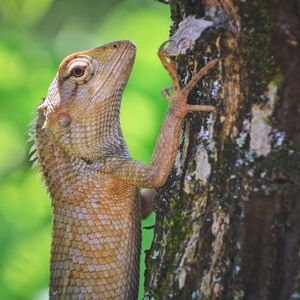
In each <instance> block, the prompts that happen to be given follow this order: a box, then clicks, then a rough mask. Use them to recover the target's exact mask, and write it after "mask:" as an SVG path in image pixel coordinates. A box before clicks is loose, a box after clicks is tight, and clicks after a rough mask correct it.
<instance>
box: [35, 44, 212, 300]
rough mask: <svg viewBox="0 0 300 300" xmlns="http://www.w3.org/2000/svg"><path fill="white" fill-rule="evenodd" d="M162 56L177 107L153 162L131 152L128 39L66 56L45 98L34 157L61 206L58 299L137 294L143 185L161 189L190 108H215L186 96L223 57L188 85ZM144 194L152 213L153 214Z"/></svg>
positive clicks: (54, 290)
mask: <svg viewBox="0 0 300 300" xmlns="http://www.w3.org/2000/svg"><path fill="white" fill-rule="evenodd" d="M159 56H160V58H161V60H162V63H163V65H164V66H165V68H166V69H167V70H168V72H169V73H170V75H171V77H172V79H173V95H172V96H170V95H169V94H167V93H166V92H165V93H164V94H165V95H166V96H167V98H168V99H169V100H170V102H171V104H170V109H169V111H168V113H167V115H166V118H165V121H164V123H163V125H162V128H161V132H160V135H159V138H158V142H157V146H156V149H155V151H154V154H153V158H152V161H151V163H150V164H149V165H145V164H143V163H141V162H138V161H135V160H133V159H132V158H131V157H130V155H129V153H128V150H127V146H126V143H125V141H124V138H123V135H122V132H121V129H120V121H119V113H120V103H121V96H122V92H123V90H124V87H125V85H126V83H127V80H128V77H129V75H130V72H131V69H132V65H133V63H134V58H135V46H134V45H133V44H132V43H130V42H129V41H118V42H113V43H110V44H107V45H104V46H102V47H99V48H96V49H93V50H87V51H83V52H79V53H75V54H73V55H70V56H68V57H67V58H65V59H64V60H63V61H62V63H61V65H60V67H59V70H58V73H57V75H56V77H55V78H54V80H53V82H52V84H51V85H50V88H49V91H48V95H47V97H46V98H45V99H44V101H43V103H42V104H41V105H40V106H39V107H38V119H37V122H36V125H35V130H36V134H35V137H34V139H35V142H36V153H35V157H36V158H37V161H38V163H39V164H40V171H41V173H42V174H43V178H44V180H45V183H46V185H47V188H48V191H49V193H50V196H51V199H52V208H53V234H52V249H51V270H50V271H51V280H50V299H126V300H128V299H130V300H131V299H133V300H134V299H137V297H138V286H139V257H140V246H141V228H140V220H141V197H140V194H139V192H138V189H137V188H138V187H146V188H156V187H159V186H161V185H163V184H164V182H165V181H166V179H167V176H168V174H169V172H170V169H171V167H172V165H173V162H174V159H175V155H176V151H177V148H178V143H179V135H180V129H181V121H182V119H183V117H184V116H185V115H186V114H187V113H188V112H189V111H214V108H212V107H210V106H199V105H198V106H197V105H196V106H191V105H188V104H187V96H188V94H189V92H190V90H191V89H192V88H193V86H194V85H195V83H196V82H197V81H198V80H199V79H200V78H201V77H202V76H203V75H205V73H206V72H207V71H208V70H209V69H211V68H212V67H213V66H214V65H215V64H216V62H217V61H216V60H214V61H211V62H210V63H209V64H207V65H206V66H205V67H204V68H203V69H201V70H200V72H199V73H198V74H196V76H195V77H194V78H193V79H192V80H191V81H190V83H189V84H188V85H187V86H186V87H185V88H183V89H181V88H180V86H179V84H178V80H177V77H176V72H175V66H174V63H173V62H171V63H170V64H169V63H167V61H166V59H165V57H164V51H163V48H161V49H160V51H159ZM145 199H146V198H145ZM146 202H148V204H149V197H148V199H146ZM146 202H144V203H143V210H144V213H143V215H144V216H146V215H147V214H148V213H149V205H147V203H146ZM145 203H146V204H145Z"/></svg>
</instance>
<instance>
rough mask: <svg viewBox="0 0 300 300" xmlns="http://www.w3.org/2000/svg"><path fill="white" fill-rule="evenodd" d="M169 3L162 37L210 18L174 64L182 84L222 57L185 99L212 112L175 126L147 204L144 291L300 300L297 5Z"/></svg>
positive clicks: (222, 0)
mask: <svg viewBox="0 0 300 300" xmlns="http://www.w3.org/2000/svg"><path fill="white" fill-rule="evenodd" d="M170 7H171V18H172V21H173V23H172V24H173V25H172V28H171V33H173V32H174V31H175V30H176V28H177V27H178V24H179V23H180V21H181V20H182V19H183V18H185V17H186V16H188V15H195V16H197V17H199V18H200V17H207V18H208V19H210V20H212V21H213V22H214V23H215V24H216V25H217V26H216V28H218V29H216V30H215V31H212V30H208V31H207V32H206V33H204V34H203V35H202V37H201V38H200V39H199V40H198V41H197V44H196V47H195V48H194V49H193V50H191V51H189V52H188V53H187V54H186V55H181V56H179V57H177V58H176V60H177V63H178V74H179V75H180V76H181V78H182V82H181V83H182V85H184V84H185V82H186V80H187V79H190V77H191V73H192V72H193V69H194V67H195V65H196V66H197V67H199V66H201V65H203V64H204V62H205V61H206V59H207V58H209V59H212V58H215V57H220V58H221V63H220V67H219V69H218V70H216V71H213V72H211V73H210V74H209V75H208V76H206V77H205V78H204V79H203V80H201V82H199V84H198V86H197V88H196V89H195V90H194V92H193V93H192V94H191V95H190V103H194V104H210V105H216V106H217V108H218V110H217V111H218V112H217V113H215V114H209V113H201V114H193V115H189V116H188V118H187V119H186V120H185V122H184V126H183V131H182V142H181V145H180V149H179V152H178V155H177V159H176V162H175V165H174V168H173V171H172V174H171V175H170V177H169V179H168V181H167V184H166V185H165V186H164V187H163V188H162V189H160V190H159V191H158V193H157V197H156V201H155V207H156V213H157V219H156V224H155V236H154V241H153V243H152V246H151V249H150V251H149V253H148V255H147V271H146V281H145V288H146V296H145V298H146V299H153V298H154V299H228V300H231V299H247V300H248V299H258V300H260V299H264V300H265V299H270V300H271V299H272V300H276V299H281V300H287V299H291V297H292V294H293V299H300V295H299V294H297V285H298V286H299V280H298V278H299V274H300V272H299V271H300V264H299V256H300V180H299V177H300V75H299V74H300V46H299V43H300V1H296V0H291V1H283V0H281V1H267V0H261V1H258V0H254V1H250V0H249V1H247V0H246V1H232V0H202V1H193V0H173V1H171V3H170ZM297 280H298V282H297ZM298 295H299V298H297V296H298ZM151 297H152V298H151Z"/></svg>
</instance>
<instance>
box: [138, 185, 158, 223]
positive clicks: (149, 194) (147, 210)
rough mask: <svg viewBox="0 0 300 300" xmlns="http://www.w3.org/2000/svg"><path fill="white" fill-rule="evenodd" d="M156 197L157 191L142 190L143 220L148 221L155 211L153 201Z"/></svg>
mask: <svg viewBox="0 0 300 300" xmlns="http://www.w3.org/2000/svg"><path fill="white" fill-rule="evenodd" d="M154 196H155V189H142V190H140V197H141V206H142V219H143V220H144V219H146V218H147V217H148V216H149V215H150V214H151V213H152V211H153V199H154Z"/></svg>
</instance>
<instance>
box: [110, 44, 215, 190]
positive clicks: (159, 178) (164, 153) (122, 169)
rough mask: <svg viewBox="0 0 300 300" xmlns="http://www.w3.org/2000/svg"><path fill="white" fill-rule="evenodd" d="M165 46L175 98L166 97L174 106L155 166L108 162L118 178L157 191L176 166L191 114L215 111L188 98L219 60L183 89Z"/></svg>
mask: <svg viewBox="0 0 300 300" xmlns="http://www.w3.org/2000/svg"><path fill="white" fill-rule="evenodd" d="M163 47H164V44H163V45H162V46H161V47H160V49H159V51H158V56H159V58H160V59H161V61H162V64H163V66H164V67H165V69H166V70H167V71H168V73H169V75H170V76H171V78H172V85H173V86H172V91H173V93H172V95H170V93H169V91H165V92H163V95H164V96H165V97H166V98H167V99H168V100H169V101H170V107H169V110H168V112H167V115H166V117H165V120H164V122H163V124H162V127H161V130H160V134H159V137H158V140H157V143H156V147H155V150H154V153H153V156H152V160H151V163H150V164H149V165H145V164H143V163H141V162H139V161H136V160H133V159H131V158H129V157H119V158H114V159H113V160H111V161H109V162H107V168H108V169H107V170H108V171H109V172H110V173H112V174H113V175H114V176H116V177H118V178H120V179H122V180H124V181H126V182H128V183H129V184H132V185H134V186H138V187H145V188H157V187H160V186H162V185H163V184H164V183H165V181H166V180H167V177H168V175H169V173H170V171H171V168H172V166H173V163H174V160H175V157H176V153H177V149H178V144H179V138H180V130H181V123H182V120H183V118H184V117H185V116H186V115H187V113H189V112H194V111H198V112H214V111H215V107H213V106H210V105H190V104H188V103H187V102H188V95H189V93H190V92H191V90H192V89H193V88H194V86H195V85H196V84H197V82H198V81H199V80H200V79H201V78H202V77H203V76H205V75H206V74H207V72H208V71H209V70H210V69H212V68H213V67H214V66H215V65H216V64H217V63H218V59H213V60H211V61H210V62H209V63H207V64H206V65H205V66H204V67H203V68H202V69H200V70H199V71H198V72H197V73H196V74H195V75H194V76H193V77H192V79H191V80H190V81H189V82H188V84H187V85H186V86H185V87H183V88H181V87H180V84H179V80H178V77H177V74H176V67H175V62H174V61H171V62H170V63H168V62H167V59H166V55H165V52H164V48H163Z"/></svg>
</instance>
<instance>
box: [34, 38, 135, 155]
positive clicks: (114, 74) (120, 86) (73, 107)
mask: <svg viewBox="0 0 300 300" xmlns="http://www.w3.org/2000/svg"><path fill="white" fill-rule="evenodd" d="M135 52H136V50H135V46H134V45H133V44H132V43H131V42H129V41H117V42H113V43H109V44H106V45H104V46H102V47H98V48H95V49H92V50H87V51H82V52H78V53H75V54H72V55H69V56H67V57H66V58H65V59H64V60H63V61H62V62H61V64H60V66H59V69H58V72H57V74H56V76H55V78H54V80H53V82H52V83H51V85H50V87H49V90H48V95H47V97H46V98H45V100H44V102H43V103H42V104H41V105H40V106H39V108H38V111H39V113H40V115H41V114H42V115H43V116H44V119H45V121H44V125H43V127H42V128H41V130H49V131H50V132H51V133H52V134H53V135H54V137H55V139H56V140H57V141H58V142H59V143H60V144H61V145H62V146H63V147H64V148H65V149H66V150H67V151H68V152H71V153H72V154H73V155H76V156H79V157H83V158H87V159H93V158H94V157H95V156H97V153H96V152H97V148H99V145H100V144H101V143H105V142H106V141H107V140H109V139H110V135H112V134H115V135H116V128H115V127H116V126H119V109H120V101H121V96H122V92H123V90H124V88H125V85H126V83H127V80H128V78H129V75H130V72H131V69H132V66H133V63H134V58H135Z"/></svg>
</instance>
